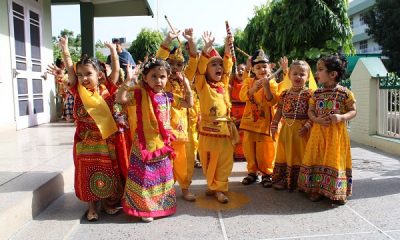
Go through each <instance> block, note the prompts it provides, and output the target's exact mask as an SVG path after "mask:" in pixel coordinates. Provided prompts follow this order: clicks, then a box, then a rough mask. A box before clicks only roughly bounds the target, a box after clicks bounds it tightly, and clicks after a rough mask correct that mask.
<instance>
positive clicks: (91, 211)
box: [86, 202, 99, 222]
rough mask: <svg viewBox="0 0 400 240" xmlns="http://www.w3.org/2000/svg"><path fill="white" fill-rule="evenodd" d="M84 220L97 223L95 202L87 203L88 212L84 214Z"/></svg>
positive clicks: (97, 216)
mask: <svg viewBox="0 0 400 240" xmlns="http://www.w3.org/2000/svg"><path fill="white" fill-rule="evenodd" d="M86 219H87V220H88V221H89V222H92V221H97V220H98V219H99V215H97V212H96V202H89V206H88V210H87V213H86Z"/></svg>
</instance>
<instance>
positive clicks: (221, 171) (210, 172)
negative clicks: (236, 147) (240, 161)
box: [199, 135, 233, 192]
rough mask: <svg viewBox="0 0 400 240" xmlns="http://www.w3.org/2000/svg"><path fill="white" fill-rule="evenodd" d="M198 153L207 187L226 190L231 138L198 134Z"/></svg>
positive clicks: (231, 165) (231, 152) (219, 190)
mask: <svg viewBox="0 0 400 240" xmlns="http://www.w3.org/2000/svg"><path fill="white" fill-rule="evenodd" d="M199 155H200V161H201V164H202V165H203V173H204V176H206V179H207V186H208V189H210V190H213V191H218V192H227V191H228V177H229V176H230V174H231V172H232V167H233V146H232V142H231V139H230V138H217V137H209V136H203V135H200V139H199Z"/></svg>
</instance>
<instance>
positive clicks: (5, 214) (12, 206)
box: [0, 123, 74, 239]
mask: <svg viewBox="0 0 400 240" xmlns="http://www.w3.org/2000/svg"><path fill="white" fill-rule="evenodd" d="M73 133H74V127H73V125H72V124H64V123H54V124H45V125H41V126H38V127H35V128H29V129H24V130H21V131H16V132H13V133H10V134H9V135H6V136H2V137H0V143H1V151H0V173H1V174H0V175H1V178H0V202H1V204H0V222H1V223H2V224H0V239H8V238H9V237H10V236H11V235H12V234H13V233H15V232H16V231H18V230H19V229H20V228H21V227H22V226H23V225H25V224H26V223H28V222H29V221H31V220H32V219H33V218H34V217H36V216H38V215H39V214H40V213H41V212H42V211H43V210H44V209H46V208H47V207H48V206H49V205H50V204H51V203H52V202H53V201H54V200H55V199H57V198H59V197H60V196H62V195H63V194H64V192H65V190H64V189H66V188H68V189H70V188H71V187H72V183H73V174H74V166H73V160H72V142H73Z"/></svg>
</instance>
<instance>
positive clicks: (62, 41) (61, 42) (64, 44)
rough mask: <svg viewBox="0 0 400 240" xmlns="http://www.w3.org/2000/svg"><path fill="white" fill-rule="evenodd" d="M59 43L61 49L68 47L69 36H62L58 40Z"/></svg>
mask: <svg viewBox="0 0 400 240" xmlns="http://www.w3.org/2000/svg"><path fill="white" fill-rule="evenodd" d="M58 45H59V46H60V48H61V49H68V37H67V36H61V37H60V40H58Z"/></svg>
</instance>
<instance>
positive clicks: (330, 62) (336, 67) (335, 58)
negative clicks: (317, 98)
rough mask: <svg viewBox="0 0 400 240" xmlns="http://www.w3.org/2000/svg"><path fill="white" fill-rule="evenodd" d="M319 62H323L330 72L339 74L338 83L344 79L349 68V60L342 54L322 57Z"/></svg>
mask: <svg viewBox="0 0 400 240" xmlns="http://www.w3.org/2000/svg"><path fill="white" fill-rule="evenodd" d="M318 62H323V63H324V65H325V67H326V69H327V71H328V72H333V71H336V72H337V78H336V79H335V81H336V82H340V81H341V80H342V79H344V77H345V74H346V68H347V59H346V57H345V56H344V55H342V54H334V55H330V56H324V57H321V58H320V59H319V60H318Z"/></svg>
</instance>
